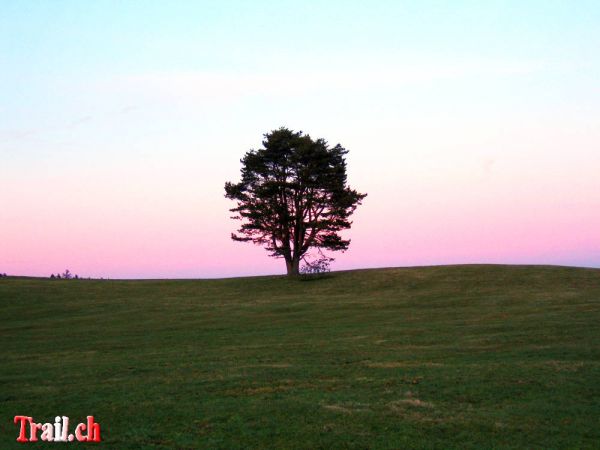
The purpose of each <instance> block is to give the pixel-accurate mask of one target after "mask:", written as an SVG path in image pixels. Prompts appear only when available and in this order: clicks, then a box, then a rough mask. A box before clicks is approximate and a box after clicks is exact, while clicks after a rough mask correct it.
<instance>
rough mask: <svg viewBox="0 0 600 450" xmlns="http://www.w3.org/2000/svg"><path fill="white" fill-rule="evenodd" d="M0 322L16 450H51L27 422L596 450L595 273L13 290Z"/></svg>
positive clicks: (115, 433)
mask: <svg viewBox="0 0 600 450" xmlns="http://www.w3.org/2000/svg"><path fill="white" fill-rule="evenodd" d="M0 308H1V321H0V340H1V341H0V348H1V362H0V363H1V369H0V405H1V408H0V411H1V414H0V448H2V449H10V448H13V447H14V448H40V447H42V446H43V445H41V444H40V443H37V444H32V443H30V444H17V443H16V441H15V440H16V437H17V431H18V429H17V426H15V425H14V424H13V416H14V415H17V414H25V415H30V416H33V417H34V419H36V420H38V421H42V422H46V421H53V418H54V416H56V415H59V414H60V415H67V416H69V417H70V418H71V423H73V421H75V422H76V423H77V422H79V421H82V420H83V419H84V418H85V416H86V415H89V414H92V415H94V416H95V418H96V420H97V421H98V422H99V423H100V424H101V427H102V439H103V442H102V443H101V444H100V445H97V448H110V449H128V448H140V449H146V448H190V449H192V448H240V449H241V448H267V447H268V448H324V449H329V448H440V449H449V448H473V449H481V448H598V446H600V270H592V269H574V268H563V267H524V266H522V267H520V266H516V267H515V266H445V267H428V268H408V269H382V270H362V271H351V272H337V273H334V274H332V276H331V277H329V278H324V279H319V280H314V281H301V280H297V279H287V278H285V277H256V278H237V279H225V280H199V281H195V280H178V281H88V280H79V281H75V280H73V281H66V280H42V279H33V278H3V279H0ZM46 446H47V447H48V448H57V447H59V445H58V444H49V445H48V444H47V445H46ZM82 446H84V444H77V443H73V444H70V445H67V447H74V448H75V447H82ZM61 448H62V447H61Z"/></svg>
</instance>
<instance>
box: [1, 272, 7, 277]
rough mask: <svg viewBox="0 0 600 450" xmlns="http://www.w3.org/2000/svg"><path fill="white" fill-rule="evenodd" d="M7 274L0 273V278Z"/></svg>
mask: <svg viewBox="0 0 600 450" xmlns="http://www.w3.org/2000/svg"><path fill="white" fill-rule="evenodd" d="M7 276H8V275H6V273H0V278H4V277H7Z"/></svg>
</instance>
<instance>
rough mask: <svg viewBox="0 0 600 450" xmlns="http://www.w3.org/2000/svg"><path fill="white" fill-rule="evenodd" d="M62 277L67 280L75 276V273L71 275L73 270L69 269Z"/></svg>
mask: <svg viewBox="0 0 600 450" xmlns="http://www.w3.org/2000/svg"><path fill="white" fill-rule="evenodd" d="M62 277H63V278H64V279H65V280H70V279H71V278H73V275H71V272H70V271H69V269H67V270H65V273H63V275H62Z"/></svg>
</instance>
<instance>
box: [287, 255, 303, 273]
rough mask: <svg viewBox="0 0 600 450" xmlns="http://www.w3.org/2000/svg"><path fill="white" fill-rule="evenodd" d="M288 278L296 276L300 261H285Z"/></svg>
mask: <svg viewBox="0 0 600 450" xmlns="http://www.w3.org/2000/svg"><path fill="white" fill-rule="evenodd" d="M285 267H286V269H287V274H288V276H294V275H298V274H299V273H300V260H298V259H290V260H287V259H286V261H285Z"/></svg>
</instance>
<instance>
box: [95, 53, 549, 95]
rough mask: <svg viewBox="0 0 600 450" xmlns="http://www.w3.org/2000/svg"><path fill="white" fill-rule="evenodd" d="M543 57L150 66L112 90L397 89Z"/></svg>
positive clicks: (497, 73) (510, 69)
mask: <svg viewBox="0 0 600 450" xmlns="http://www.w3.org/2000/svg"><path fill="white" fill-rule="evenodd" d="M544 67H545V66H544V65H543V64H542V63H540V62H506V61H472V62H449V63H412V64H411V63H406V64H403V65H385V64H381V65H379V66H376V65H370V66H369V67H362V66H357V67H355V68H349V67H343V68H341V69H339V70H327V69H325V70H319V71H311V70H306V71H293V72H290V71H287V72H285V71H283V72H280V73H273V72H269V73H257V72H201V71H187V72H149V73H142V74H133V75H130V76H125V77H120V78H116V79H114V80H112V82H109V83H108V84H106V85H105V88H106V89H109V90H111V91H114V90H117V91H123V92H127V93H140V94H143V95H151V96H166V97H178V98H190V97H191V98H194V99H198V98H199V99H228V98H237V97H243V96H251V95H273V96H297V95H303V94H307V93H311V92H320V91H328V92H329V91H340V90H341V91H344V90H351V91H360V90H372V89H382V90H388V91H389V90H393V89H394V88H397V87H399V86H401V85H406V84H422V83H429V82H434V81H437V80H454V79H465V78H478V79H479V78H482V77H483V78H485V77H489V78H492V77H507V76H508V77H510V76H521V75H526V74H529V73H532V72H536V71H539V70H542V68H544Z"/></svg>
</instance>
